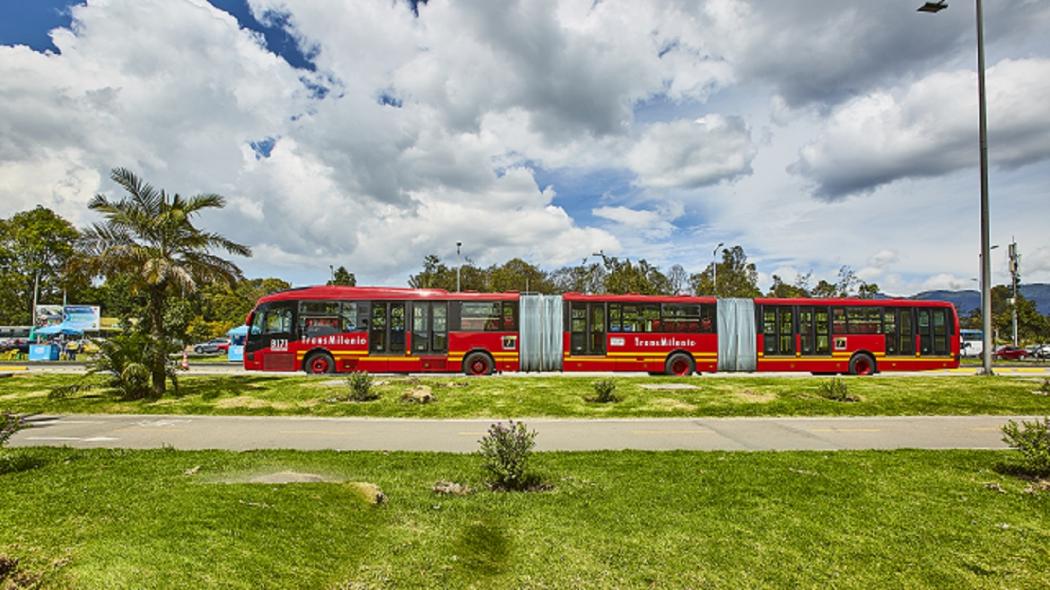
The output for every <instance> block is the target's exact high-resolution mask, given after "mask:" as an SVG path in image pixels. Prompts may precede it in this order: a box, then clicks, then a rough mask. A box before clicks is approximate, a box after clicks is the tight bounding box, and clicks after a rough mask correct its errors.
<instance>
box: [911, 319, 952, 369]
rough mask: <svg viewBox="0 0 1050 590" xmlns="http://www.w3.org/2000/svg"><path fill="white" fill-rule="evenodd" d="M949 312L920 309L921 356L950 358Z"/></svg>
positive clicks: (918, 322)
mask: <svg viewBox="0 0 1050 590" xmlns="http://www.w3.org/2000/svg"><path fill="white" fill-rule="evenodd" d="M947 312H948V310H946V309H943V308H920V309H916V310H915V313H916V315H917V317H918V321H917V324H918V333H919V351H920V354H921V356H935V357H944V356H948V354H949V353H950V351H951V348H950V347H949V346H948V332H949V330H948V313H947Z"/></svg>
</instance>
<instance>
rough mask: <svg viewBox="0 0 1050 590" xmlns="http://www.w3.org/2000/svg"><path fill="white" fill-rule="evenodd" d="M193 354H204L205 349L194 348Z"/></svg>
mask: <svg viewBox="0 0 1050 590" xmlns="http://www.w3.org/2000/svg"><path fill="white" fill-rule="evenodd" d="M193 352H195V353H197V354H204V349H203V348H201V347H200V346H194V347H193Z"/></svg>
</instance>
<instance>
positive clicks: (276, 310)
mask: <svg viewBox="0 0 1050 590" xmlns="http://www.w3.org/2000/svg"><path fill="white" fill-rule="evenodd" d="M296 307H298V303H297V302H295V301H274V302H272V303H268V304H266V305H265V306H263V307H260V308H259V309H258V310H256V312H255V315H254V316H253V317H252V327H251V332H250V335H249V337H248V340H247V343H246V350H245V352H246V353H253V354H259V355H262V370H264V371H294V370H295V351H294V350H293V349H292V347H291V343H292V342H294V341H295V339H296V335H295V311H296Z"/></svg>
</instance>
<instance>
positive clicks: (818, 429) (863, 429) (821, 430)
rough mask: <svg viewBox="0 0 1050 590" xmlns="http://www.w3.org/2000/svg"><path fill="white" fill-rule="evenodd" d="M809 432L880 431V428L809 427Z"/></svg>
mask: <svg viewBox="0 0 1050 590" xmlns="http://www.w3.org/2000/svg"><path fill="white" fill-rule="evenodd" d="M808 430H809V431H810V432H882V429H881V428H810V429H808Z"/></svg>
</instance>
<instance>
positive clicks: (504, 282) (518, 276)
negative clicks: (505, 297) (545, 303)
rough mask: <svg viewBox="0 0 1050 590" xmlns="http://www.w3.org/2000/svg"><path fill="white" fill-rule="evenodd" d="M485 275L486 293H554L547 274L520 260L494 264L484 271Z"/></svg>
mask: <svg viewBox="0 0 1050 590" xmlns="http://www.w3.org/2000/svg"><path fill="white" fill-rule="evenodd" d="M486 274H487V275H488V276H487V284H488V287H487V289H486V290H488V291H494V292H505V291H522V292H525V291H528V292H531V293H554V292H555V290H556V288H555V286H554V283H553V282H552V281H551V280H550V277H548V276H547V273H545V272H543V271H542V270H540V269H539V268H537V267H536V266H534V265H532V264H529V263H528V262H525V261H524V260H522V259H521V258H514V259H511V260H508V261H507V262H504V263H503V264H501V265H495V264H494V265H492V266H490V267H489V268H488V269H487V270H486Z"/></svg>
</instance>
